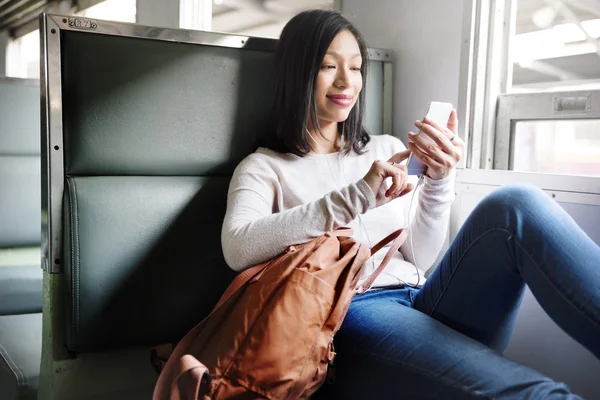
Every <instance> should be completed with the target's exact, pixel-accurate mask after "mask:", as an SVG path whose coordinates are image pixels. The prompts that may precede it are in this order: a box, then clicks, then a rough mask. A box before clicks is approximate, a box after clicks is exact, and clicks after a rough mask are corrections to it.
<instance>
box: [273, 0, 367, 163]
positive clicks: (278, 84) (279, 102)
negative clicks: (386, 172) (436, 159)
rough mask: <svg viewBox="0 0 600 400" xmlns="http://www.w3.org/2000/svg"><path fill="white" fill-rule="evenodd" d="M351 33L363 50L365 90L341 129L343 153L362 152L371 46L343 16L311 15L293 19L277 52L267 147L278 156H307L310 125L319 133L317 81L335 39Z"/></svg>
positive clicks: (316, 12) (312, 12)
mask: <svg viewBox="0 0 600 400" xmlns="http://www.w3.org/2000/svg"><path fill="white" fill-rule="evenodd" d="M345 29H347V30H348V31H350V32H351V33H352V34H353V35H354V37H355V38H356V41H357V42H358V47H359V49H360V54H361V56H362V59H363V62H362V66H361V73H362V81H363V89H362V90H361V92H360V93H359V95H358V99H357V101H356V104H355V105H354V107H353V108H352V110H351V111H350V114H349V115H348V118H347V119H346V120H345V121H344V122H342V123H339V124H338V131H339V132H343V136H344V149H343V151H344V152H345V153H348V152H350V151H351V150H354V151H355V152H356V153H358V154H361V153H363V149H364V147H365V146H366V144H367V143H368V142H369V140H370V139H369V135H368V134H367V132H366V131H365V129H364V128H363V125H362V121H363V114H364V104H365V86H366V78H367V46H366V44H365V40H364V38H363V37H362V35H361V34H360V32H359V31H358V30H357V29H356V28H355V27H354V26H353V25H352V24H351V23H350V21H348V20H347V19H346V18H344V17H343V16H342V15H341V14H340V13H338V12H335V11H331V10H310V11H304V12H301V13H300V14H298V15H296V16H294V17H293V18H292V19H291V20H290V21H289V22H288V23H287V24H286V26H285V27H284V28H283V31H282V33H281V37H280V39H279V41H278V43H277V50H276V52H275V82H274V83H275V90H274V102H273V109H272V116H271V127H270V129H269V131H268V132H267V135H266V137H265V142H264V143H263V144H264V146H266V147H268V148H270V149H272V150H275V151H277V152H280V153H293V154H296V155H298V156H303V155H305V154H307V153H309V152H310V150H311V146H310V144H309V141H308V137H307V134H306V128H307V127H308V122H309V120H310V119H311V118H312V121H311V122H312V124H313V126H314V127H317V128H318V129H319V130H320V128H319V123H318V115H317V107H316V102H315V82H316V79H317V75H318V73H319V70H320V69H321V63H322V62H323V57H325V53H326V52H327V49H328V48H329V45H330V44H331V42H332V41H333V39H334V38H335V37H336V35H337V34H338V33H339V32H340V31H342V30H345Z"/></svg>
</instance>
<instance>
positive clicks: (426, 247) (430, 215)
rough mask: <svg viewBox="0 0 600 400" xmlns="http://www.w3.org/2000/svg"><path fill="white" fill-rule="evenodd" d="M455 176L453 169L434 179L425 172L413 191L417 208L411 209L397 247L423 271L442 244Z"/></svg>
mask: <svg viewBox="0 0 600 400" xmlns="http://www.w3.org/2000/svg"><path fill="white" fill-rule="evenodd" d="M455 176H456V172H455V171H452V173H451V174H450V175H449V176H447V177H446V178H444V179H441V180H437V181H436V180H433V179H431V178H429V177H427V176H426V177H424V181H423V184H422V185H421V187H420V188H419V190H418V191H419V193H416V196H418V202H417V205H416V210H415V212H414V213H412V212H411V213H410V214H412V217H411V219H412V220H411V222H410V225H409V233H408V239H407V240H406V242H404V243H403V244H402V247H401V248H400V251H401V252H402V255H403V256H404V258H405V259H406V260H407V261H409V262H411V263H412V264H414V265H416V266H417V267H418V268H419V269H420V270H422V271H427V270H428V269H430V268H431V267H432V266H433V263H434V262H435V260H436V259H437V256H438V254H439V252H440V250H441V249H442V247H443V245H444V240H445V239H446V235H447V232H448V225H449V222H450V209H451V206H452V202H453V201H454V197H455V193H454V180H455ZM411 241H412V246H411ZM411 247H412V248H411ZM413 249H414V254H413V251H412V250H413Z"/></svg>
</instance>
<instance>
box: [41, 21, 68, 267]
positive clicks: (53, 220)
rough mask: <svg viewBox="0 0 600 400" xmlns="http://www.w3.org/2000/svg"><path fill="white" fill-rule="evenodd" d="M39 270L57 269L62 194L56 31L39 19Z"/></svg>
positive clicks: (58, 61)
mask: <svg viewBox="0 0 600 400" xmlns="http://www.w3.org/2000/svg"><path fill="white" fill-rule="evenodd" d="M40 41H41V43H40V52H41V55H40V87H41V116H42V135H41V148H42V152H41V155H42V269H43V270H45V271H48V272H51V273H58V272H60V270H61V257H62V240H63V237H62V231H63V227H62V201H63V191H64V170H63V126H62V111H63V110H62V82H61V62H60V28H59V26H58V25H57V24H56V23H55V22H54V20H53V19H52V18H50V17H49V16H47V15H45V14H42V15H41V16H40Z"/></svg>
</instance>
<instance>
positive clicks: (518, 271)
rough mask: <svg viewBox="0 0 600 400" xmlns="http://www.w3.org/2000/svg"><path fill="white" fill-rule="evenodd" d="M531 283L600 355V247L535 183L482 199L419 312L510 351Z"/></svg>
mask: <svg viewBox="0 0 600 400" xmlns="http://www.w3.org/2000/svg"><path fill="white" fill-rule="evenodd" d="M525 283H526V284H527V285H528V286H529V287H530V289H531V291H532V293H533V294H534V296H535V297H536V299H537V300H538V302H539V303H540V305H541V306H542V307H543V308H544V310H545V311H546V312H547V313H548V314H549V316H550V317H551V318H552V319H553V320H554V321H555V322H556V323H557V324H558V325H559V326H561V327H562V329H563V330H564V331H566V332H567V333H568V334H569V335H571V336H572V337H573V338H575V339H576V340H577V341H578V342H580V343H581V344H582V345H584V346H585V347H587V348H588V349H589V350H590V351H591V352H592V353H594V354H595V355H596V356H597V357H599V358H600V248H599V247H598V245H596V244H595V243H594V242H593V241H592V240H591V239H590V238H589V237H588V236H587V235H586V234H585V233H584V232H583V231H582V230H581V229H580V228H579V227H578V226H577V224H576V223H575V222H574V221H573V220H572V218H571V217H570V216H569V215H568V214H567V213H566V212H565V211H564V210H563V209H562V208H561V207H560V206H559V205H558V204H557V203H556V202H554V201H553V200H551V199H550V198H549V197H548V196H547V195H546V194H544V192H543V191H541V190H539V189H537V188H534V187H531V186H525V185H514V186H507V187H503V188H500V189H498V190H496V191H494V192H493V193H492V194H490V195H489V196H487V197H486V198H485V199H484V200H482V202H481V203H480V204H479V205H478V206H477V207H476V208H475V210H473V212H472V213H471V215H470V216H469V218H468V219H467V221H466V222H465V224H464V225H463V227H462V229H461V230H460V232H459V234H458V235H457V237H456V238H455V239H454V241H453V242H452V245H451V246H450V249H449V250H448V252H447V253H446V255H445V256H444V258H443V260H442V262H441V263H440V265H439V266H438V267H437V269H436V270H435V271H434V272H433V273H432V274H431V276H430V277H429V279H428V280H427V282H426V283H425V285H424V286H423V287H422V288H421V290H420V291H419V293H418V295H417V296H416V298H415V308H416V309H418V310H420V311H422V312H424V313H425V314H427V315H430V316H432V317H433V318H435V319H437V320H439V321H441V322H443V323H444V324H445V325H447V326H449V327H451V328H453V329H455V330H457V331H459V332H461V333H464V334H465V335H467V336H469V337H471V338H473V339H476V340H478V341H479V342H481V343H483V344H486V345H488V346H490V347H492V348H494V349H497V350H499V351H504V349H505V347H506V345H507V344H508V341H509V339H510V335H511V333H512V328H513V324H514V320H515V317H516V314H517V309H518V305H519V303H520V301H521V297H522V294H523V289H524V284H525Z"/></svg>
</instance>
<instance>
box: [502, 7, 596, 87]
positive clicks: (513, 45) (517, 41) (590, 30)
mask: <svg viewBox="0 0 600 400" xmlns="http://www.w3.org/2000/svg"><path fill="white" fill-rule="evenodd" d="M599 38H600V6H599V4H598V1H597V0H560V1H545V0H517V13H516V24H515V35H514V36H513V37H512V38H511V41H510V56H511V61H512V88H511V89H510V91H511V92H521V93H522V92H539V91H565V90H586V89H600V42H599V41H598V39H599ZM510 86H511V85H509V87H510Z"/></svg>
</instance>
